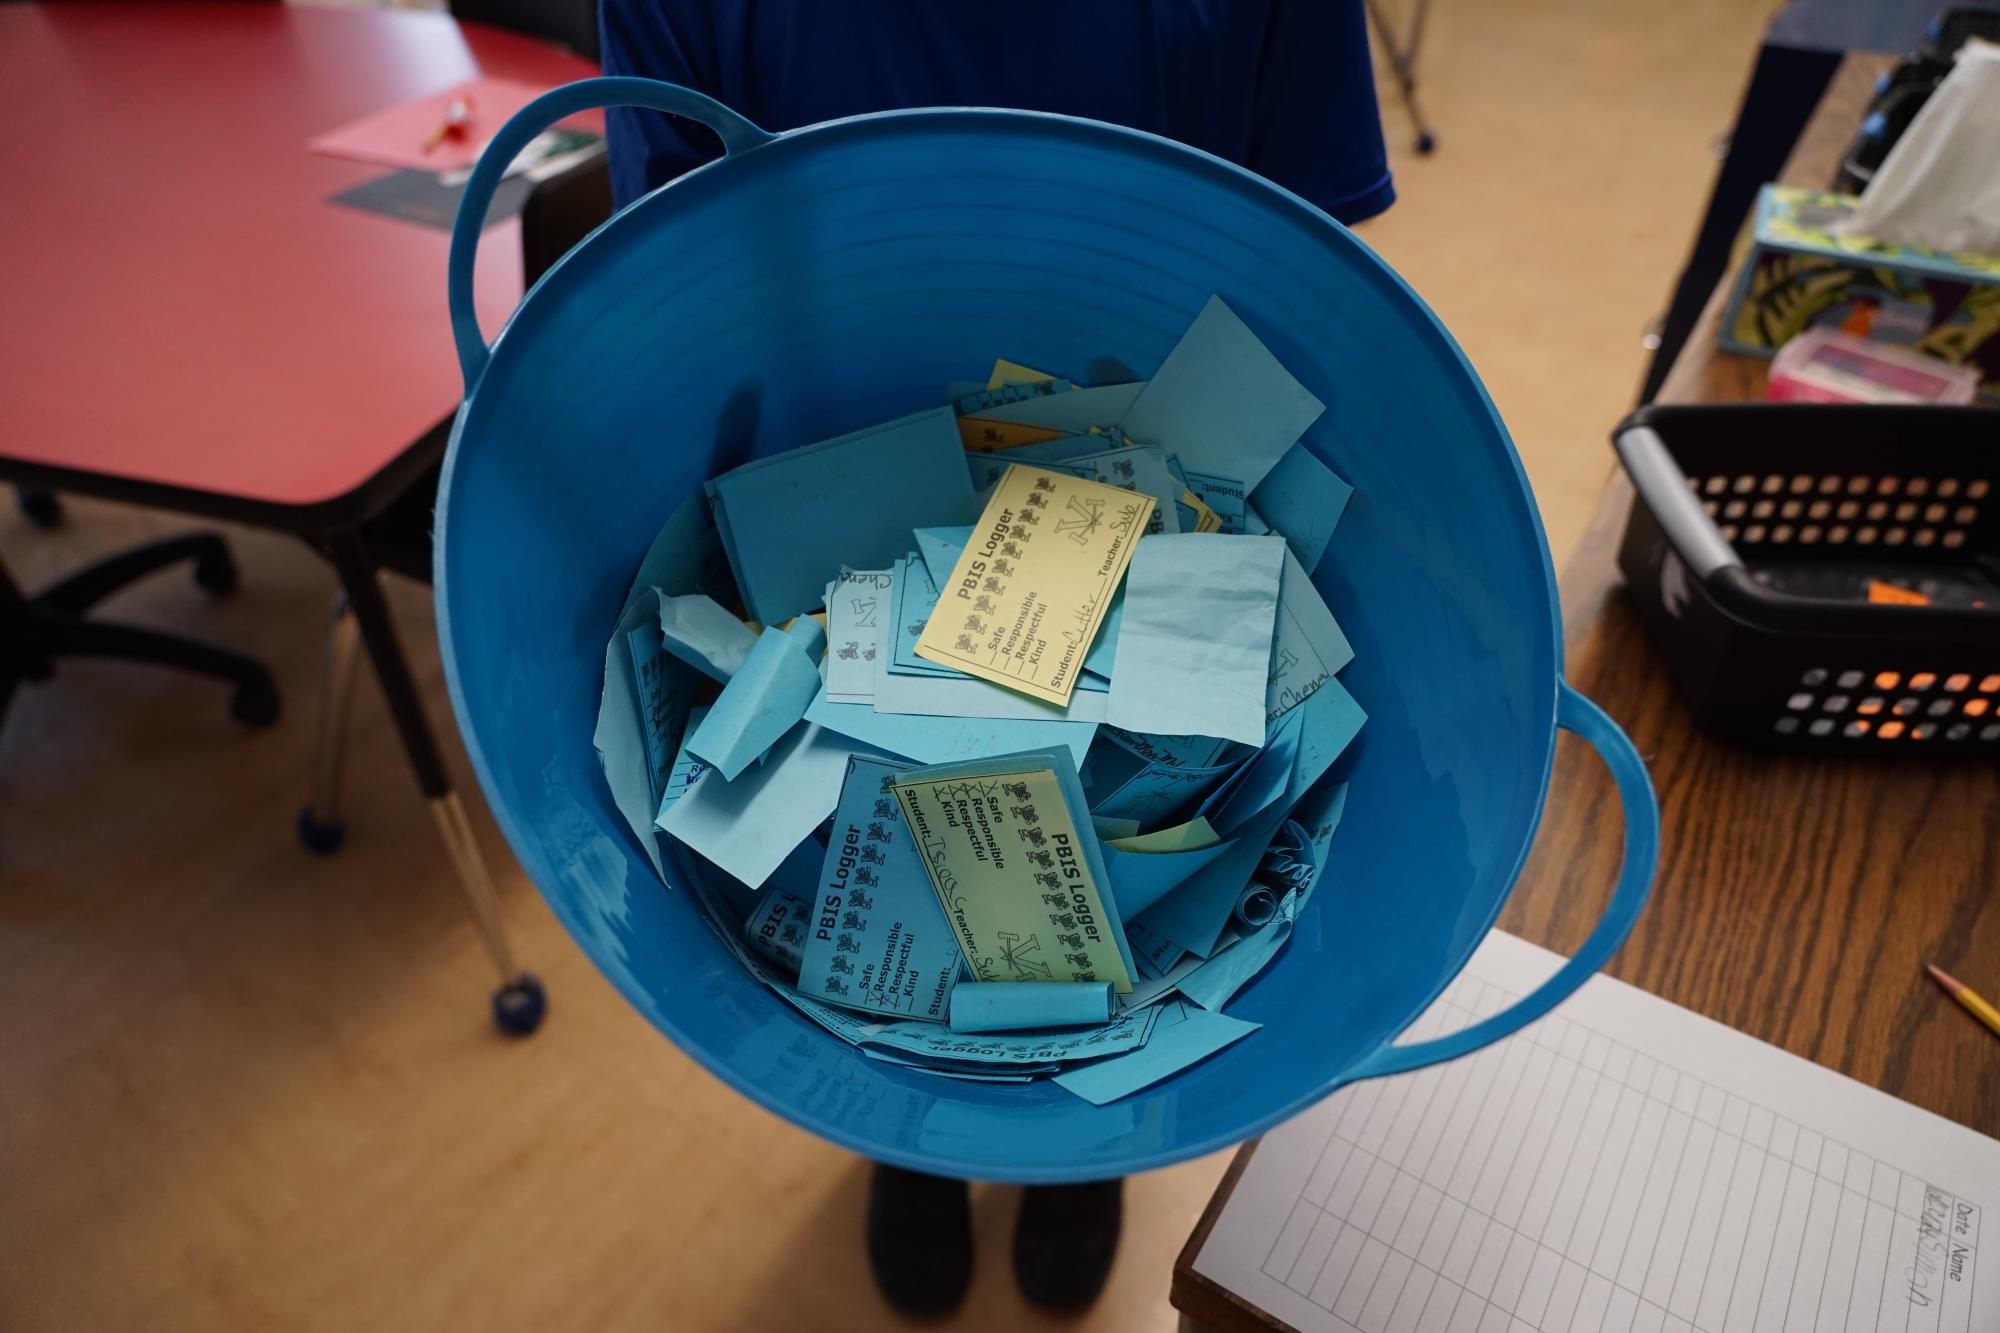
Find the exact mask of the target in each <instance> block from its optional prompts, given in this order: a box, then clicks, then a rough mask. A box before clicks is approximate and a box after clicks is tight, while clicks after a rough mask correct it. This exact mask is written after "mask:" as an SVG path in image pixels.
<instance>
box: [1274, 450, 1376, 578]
mask: <svg viewBox="0 0 2000 1333" xmlns="http://www.w3.org/2000/svg"><path fill="white" fill-rule="evenodd" d="M1353 494H1354V488H1353V487H1352V486H1349V485H1348V484H1347V483H1346V482H1344V481H1342V480H1341V479H1340V478H1339V477H1337V476H1335V475H1334V474H1333V471H1332V469H1330V468H1329V467H1327V465H1326V464H1324V463H1322V462H1320V461H1319V459H1318V458H1317V457H1316V456H1314V454H1313V451H1312V450H1310V449H1308V448H1306V447H1305V446H1304V445H1303V444H1295V445H1293V446H1292V447H1291V448H1290V449H1287V450H1286V451H1285V455H1284V457H1282V458H1280V459H1279V460H1278V462H1277V465H1276V466H1274V467H1273V468H1272V469H1271V471H1270V473H1269V474H1268V475H1267V476H1266V477H1265V478H1264V480H1263V481H1261V482H1259V483H1258V485H1257V489H1256V490H1254V491H1252V492H1251V493H1250V498H1251V500H1253V501H1255V502H1256V505H1257V512H1258V513H1259V514H1261V515H1262V516H1263V517H1264V519H1265V521H1266V522H1268V523H1269V524H1270V526H1271V530H1272V531H1273V532H1276V533H1279V534H1281V535H1282V536H1283V537H1284V539H1285V542H1286V544H1287V545H1289V546H1290V547H1291V548H1292V554H1293V555H1295V556H1297V557H1298V558H1299V563H1300V564H1301V565H1304V566H1305V568H1306V572H1307V573H1308V574H1310V573H1311V572H1312V571H1313V570H1315V569H1318V568H1319V562H1320V557H1321V556H1323V555H1325V554H1326V544H1327V542H1329V541H1330V540H1332V538H1333V530H1334V528H1335V527H1336V526H1337V525H1338V524H1339V523H1340V515H1341V513H1342V512H1343V511H1344V510H1346V508H1347V501H1348V498H1349V497H1350V496H1352V495H1353Z"/></svg>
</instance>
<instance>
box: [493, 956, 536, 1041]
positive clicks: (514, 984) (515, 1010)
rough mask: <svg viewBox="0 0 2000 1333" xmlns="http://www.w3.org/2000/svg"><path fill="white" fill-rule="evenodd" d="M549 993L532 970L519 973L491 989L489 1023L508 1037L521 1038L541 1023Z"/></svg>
mask: <svg viewBox="0 0 2000 1333" xmlns="http://www.w3.org/2000/svg"><path fill="white" fill-rule="evenodd" d="M548 1012H549V993H548V992H547V991H545V990H543V989H542V983H541V982H540V981H538V980H536V978H535V974H534V973H532V972H523V973H522V974H521V975H520V976H518V977H515V978H514V979H513V980H512V981H510V982H508V983H507V984H506V985H504V986H502V987H501V988H500V989H499V990H497V991H494V992H493V1025H494V1026H495V1027H497V1028H499V1029H500V1030H501V1031H502V1032H504V1033H506V1034H507V1035H508V1036H510V1037H525V1036H527V1035H528V1034H529V1033H531V1032H533V1031H534V1030H535V1029H536V1028H538V1027H540V1026H541V1025H542V1019H543V1018H544V1017H545V1016H547V1014H548Z"/></svg>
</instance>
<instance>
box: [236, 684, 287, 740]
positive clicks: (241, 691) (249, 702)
mask: <svg viewBox="0 0 2000 1333" xmlns="http://www.w3.org/2000/svg"><path fill="white" fill-rule="evenodd" d="M279 707H280V705H279V702H278V687H277V686H275V685H273V684H272V683H271V682H270V681H268V680H262V681H252V682H251V683H249V684H247V685H239V686H237V687H236V693H235V694H234V695H233V696H232V697H231V698H230V700H229V712H230V715H231V716H232V717H234V718H235V719H236V720H237V721H238V722H241V723H242V724H243V725H244V726H246V727H260V728H261V727H268V726H270V725H271V724H272V723H273V722H276V721H277V720H278V711H279Z"/></svg>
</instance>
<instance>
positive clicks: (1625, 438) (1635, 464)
mask: <svg viewBox="0 0 2000 1333" xmlns="http://www.w3.org/2000/svg"><path fill="white" fill-rule="evenodd" d="M1611 443H1612V447H1613V448H1615V449H1616V450H1617V451H1618V459H1619V461H1620V462H1622V463H1623V464H1624V465H1625V475H1626V476H1628V477H1630V478H1631V479H1632V489H1633V490H1635V491H1637V492H1639V498H1640V499H1641V500H1644V501H1645V502H1646V508H1648V509H1650V510H1652V511H1653V518H1654V519H1655V520H1656V521H1657V522H1658V523H1659V525H1660V530H1661V531H1662V532H1664V533H1666V534H1667V541H1668V543H1669V544H1670V545H1671V546H1672V547H1673V548H1674V550H1675V551H1676V552H1678V553H1679V555H1680V558H1681V559H1682V560H1683V561H1685V562H1686V563H1687V567H1688V570H1689V572H1691V573H1692V574H1693V575H1694V576H1695V578H1696V579H1699V580H1702V581H1706V580H1707V578H1708V576H1709V575H1711V574H1713V573H1715V571H1716V570H1718V569H1727V568H1729V567H1730V566H1732V565H1740V564H1742V563H1743V560H1742V557H1740V556H1738V555H1737V554H1736V548H1735V547H1733V546H1731V545H1730V544H1729V539H1728V538H1727V537H1724V536H1723V535H1722V530H1721V529H1720V528H1718V527H1716V526H1715V520H1714V519H1712V518H1710V517H1709V516H1708V512H1707V511H1706V510H1704V509H1703V508H1702V507H1701V500H1700V498H1699V497H1698V496H1696V495H1695V493H1694V492H1693V491H1692V490H1690V489H1689V488H1688V484H1687V477H1686V476H1685V475H1684V474H1683V473H1682V472H1681V469H1680V465H1679V464H1677V463H1675V462H1674V456H1673V454H1672V453H1671V452H1669V451H1668V449H1667V443H1666V441H1665V440H1662V439H1661V438H1660V433H1659V432H1658V431H1656V430H1654V429H1653V428H1652V427H1651V426H1631V427H1628V428H1627V429H1625V430H1622V431H1620V432H1618V434H1617V435H1616V436H1614V437H1613V438H1612V442H1611Z"/></svg>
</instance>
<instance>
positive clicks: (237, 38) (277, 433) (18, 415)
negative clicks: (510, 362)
mask: <svg viewBox="0 0 2000 1333" xmlns="http://www.w3.org/2000/svg"><path fill="white" fill-rule="evenodd" d="M595 72H596V71H595V68H594V67H593V66H592V65H591V64H590V63H589V62H587V61H584V60H582V59H580V58H578V57H576V56H573V55H570V54H568V53H566V52H563V51H561V50H559V49H557V48H556V47H554V46H551V45H549V44H547V43H545V42H539V41H533V40H530V39H529V38H526V37H521V36H518V35H516V34H513V33H508V32H502V31H500V30H498V29H494V28H487V27H483V26H481V25H478V24H465V25H460V24H458V23H455V22H453V21H452V20H451V19H450V18H448V17H446V16H445V15H443V14H417V13H409V12H392V11H361V10H330V9H318V8H309V7H297V6H292V5H246V4H156V3H147V4H129V5H112V4H48V5H0V122H4V123H5V125H6V126H7V130H6V133H5V135H4V137H0V180H5V181H6V182H7V191H8V196H9V197H8V202H7V204H6V205H5V206H4V207H0V252H4V253H5V254H6V255H7V256H8V257H9V263H8V272H7V293H6V298H5V299H6V310H7V317H6V318H5V319H4V320H0V365H4V366H5V367H6V370H5V372H4V373H0V422H4V423H5V426H4V429H0V466H4V465H15V466H16V468H17V471H16V473H15V475H22V473H21V472H20V471H19V470H18V469H20V468H25V467H42V468H51V469H62V470H65V471H66V472H70V473H76V474H81V476H80V478H79V479H78V482H77V484H76V485H74V486H73V487H72V486H71V485H69V483H68V482H67V481H65V482H64V483H63V485H64V488H65V489H89V487H90V482H91V481H92V480H94V479H96V478H101V477H106V476H109V477H114V478H119V479H122V480H124V481H126V482H129V483H131V484H134V485H138V486H151V487H163V488H172V489H175V490H179V491H187V492H199V493H202V494H210V495H227V496H232V497H237V498H239V499H240V500H242V501H244V502H247V503H251V504H263V505H271V506H299V505H310V504H315V503H320V502H324V501H327V500H330V499H333V498H335V497H338V496H341V495H344V494H345V493H347V492H348V491H349V490H350V489H352V488H353V487H355V486H358V485H359V484H361V483H362V482H363V481H365V480H367V479H368V478H370V477H371V476H373V475H374V474H375V473H376V472H377V471H379V470H380V469H381V468H383V467H384V466H385V465H387V464H388V463H389V462H390V461H391V460H393V459H395V458H397V457H398V455H400V454H401V452H402V451H404V450H405V449H407V448H409V447H410V445H411V443H412V442H413V441H415V440H416V439H417V438H418V437H419V436H421V435H423V434H424V433H425V432H426V431H428V430H429V429H430V428H431V427H433V426H434V425H435V424H436V423H437V422H438V421H439V420H440V419H441V418H443V417H445V416H447V415H449V414H450V413H451V412H452V410H453V409H454V408H456V407H457V405H458V400H459V397H460V393H461V388H460V382H459V372H458V364H457V360H456V358H455V357H454V355H453V351H452V340H451V328H450V325H449V322H448V321H447V318H446V314H445V299H444V293H445V281H444V269H445V254H446V251H447V249H448V248H449V244H448V242H449V237H448V234H447V233H446V232H444V231H442V230H440V229H438V228H435V227H427V226H421V225H418V224H415V223H410V222H403V221H398V220H395V219H391V218H387V217H381V216H378V215H375V214H371V213H363V212H359V211H357V210H354V209H351V208H345V207H340V206H338V205H335V204H331V203H329V202H327V200H328V197H329V196H330V195H333V194H336V193H338V192H340V191H342V190H345V189H347V188H349V187H350V186H353V185H356V184H359V183H361V182H362V181H366V180H372V179H374V178H375V177H378V176H380V175H382V174H383V173H384V168H382V167H379V166H370V165H367V164H364V163H360V162H350V161H346V160H344V159H340V158H333V157H324V156H320V155H318V154H315V153H312V152H309V151H307V148H306V141H307V139H309V138H311V137H312V136H314V135H317V134H322V133H325V132H326V131H329V130H333V129H338V128H340V127H341V126H343V125H346V124H348V123H349V122H351V121H353V120H355V119H357V118H359V117H361V116H364V115H367V114H370V113H372V112H375V111H379V110H381V109H383V108H385V107H391V106H395V105H398V104H400V103H404V102H408V101H410V100H412V99H414V98H417V97H420V96H423V95H424V94H427V93H434V92H439V91H442V90H444V89H447V88H450V87H452V86H454V85H456V84H458V83H460V82H462V81H464V80H467V79H470V78H473V77H475V76H477V75H480V74H482V73H483V74H489V75H495V76H499V77H504V78H511V79H516V80H519V81H522V82H525V83H531V84H557V83H564V82H568V81H570V80H572V79H578V78H584V77H587V76H589V75H590V74H593V73H595ZM495 128H497V127H495ZM484 248H485V250H486V251H487V253H486V254H484V255H483V256H482V257H481V264H480V273H479V281H478V284H477V287H478V304H479V308H480V311H481V314H482V315H483V316H484V318H485V321H486V327H487V329H488V330H489V332H490V331H492V330H493V329H495V328H496V327H497V325H498V322H499V321H500V320H501V319H503V318H505V316H506V314H507V312H508V311H509V310H510V309H511V308H512V307H513V304H514V302H515V301H517V300H519V299H520V295H521V260H520V244H519V241H518V239H517V232H516V228H515V224H514V223H512V222H506V223H500V224H496V225H495V226H494V227H493V228H492V229H490V230H489V231H488V233H487V235H486V244H485V247H484Z"/></svg>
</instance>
